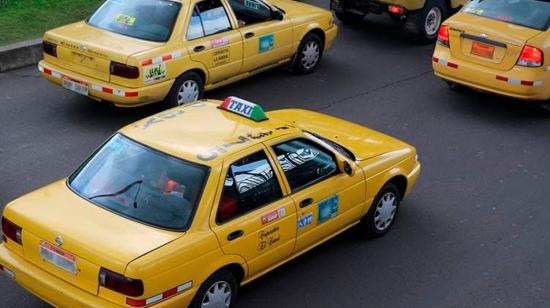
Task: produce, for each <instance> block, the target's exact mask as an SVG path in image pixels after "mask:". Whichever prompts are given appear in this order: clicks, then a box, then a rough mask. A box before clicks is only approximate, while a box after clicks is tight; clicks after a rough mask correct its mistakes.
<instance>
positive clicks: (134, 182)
mask: <svg viewBox="0 0 550 308" xmlns="http://www.w3.org/2000/svg"><path fill="white" fill-rule="evenodd" d="M141 183H143V180H137V181H133V182H132V183H130V184H128V185H126V186H124V187H123V188H122V189H120V190H119V191H117V192H114V193H109V194H100V195H95V196H91V197H89V198H88V200H93V199H95V198H101V197H114V196H118V195H120V194H123V193H125V192H127V191H128V190H129V189H130V188H132V187H133V186H134V185H136V184H140V185H139V187H138V190H137V192H136V195H135V196H134V208H136V207H137V204H136V199H137V196H138V194H139V190H140V188H141Z"/></svg>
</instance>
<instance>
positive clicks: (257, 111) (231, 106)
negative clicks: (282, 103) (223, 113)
mask: <svg viewBox="0 0 550 308" xmlns="http://www.w3.org/2000/svg"><path fill="white" fill-rule="evenodd" d="M220 109H223V110H227V111H231V112H233V113H236V114H238V115H241V116H243V117H246V118H249V119H251V120H253V121H256V122H260V121H264V120H267V116H266V115H265V112H264V110H263V109H262V107H260V106H259V105H256V104H254V103H252V102H249V101H247V100H244V99H242V98H238V97H235V96H229V97H227V98H226V99H225V100H224V101H223V102H222V103H221V105H220Z"/></svg>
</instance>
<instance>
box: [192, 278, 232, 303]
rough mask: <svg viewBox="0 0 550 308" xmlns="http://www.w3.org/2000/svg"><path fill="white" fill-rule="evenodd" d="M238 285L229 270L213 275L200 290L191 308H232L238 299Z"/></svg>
mask: <svg viewBox="0 0 550 308" xmlns="http://www.w3.org/2000/svg"><path fill="white" fill-rule="evenodd" d="M237 291H238V284H237V279H235V276H234V275H233V274H232V273H231V272H230V271H227V270H220V271H217V272H216V273H214V274H212V276H210V277H209V278H208V279H207V280H206V281H205V282H204V283H203V284H202V285H201V287H200V288H199V290H198V291H197V294H195V297H194V298H193V302H192V303H191V305H190V307H191V308H230V307H233V305H234V304H235V300H236V299H237Z"/></svg>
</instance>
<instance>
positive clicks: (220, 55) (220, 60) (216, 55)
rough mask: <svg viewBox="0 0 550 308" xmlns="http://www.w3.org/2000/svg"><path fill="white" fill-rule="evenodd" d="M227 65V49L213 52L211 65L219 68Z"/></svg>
mask: <svg viewBox="0 0 550 308" xmlns="http://www.w3.org/2000/svg"><path fill="white" fill-rule="evenodd" d="M227 63H229V47H225V48H220V49H218V50H214V52H213V53H212V65H213V66H220V65H223V64H227Z"/></svg>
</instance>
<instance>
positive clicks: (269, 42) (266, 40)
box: [259, 33, 275, 53]
mask: <svg viewBox="0 0 550 308" xmlns="http://www.w3.org/2000/svg"><path fill="white" fill-rule="evenodd" d="M259 42H260V43H259V49H260V53H261V52H266V51H270V50H271V49H273V46H274V44H275V39H274V37H273V33H272V34H267V35H264V36H260V40H259Z"/></svg>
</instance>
